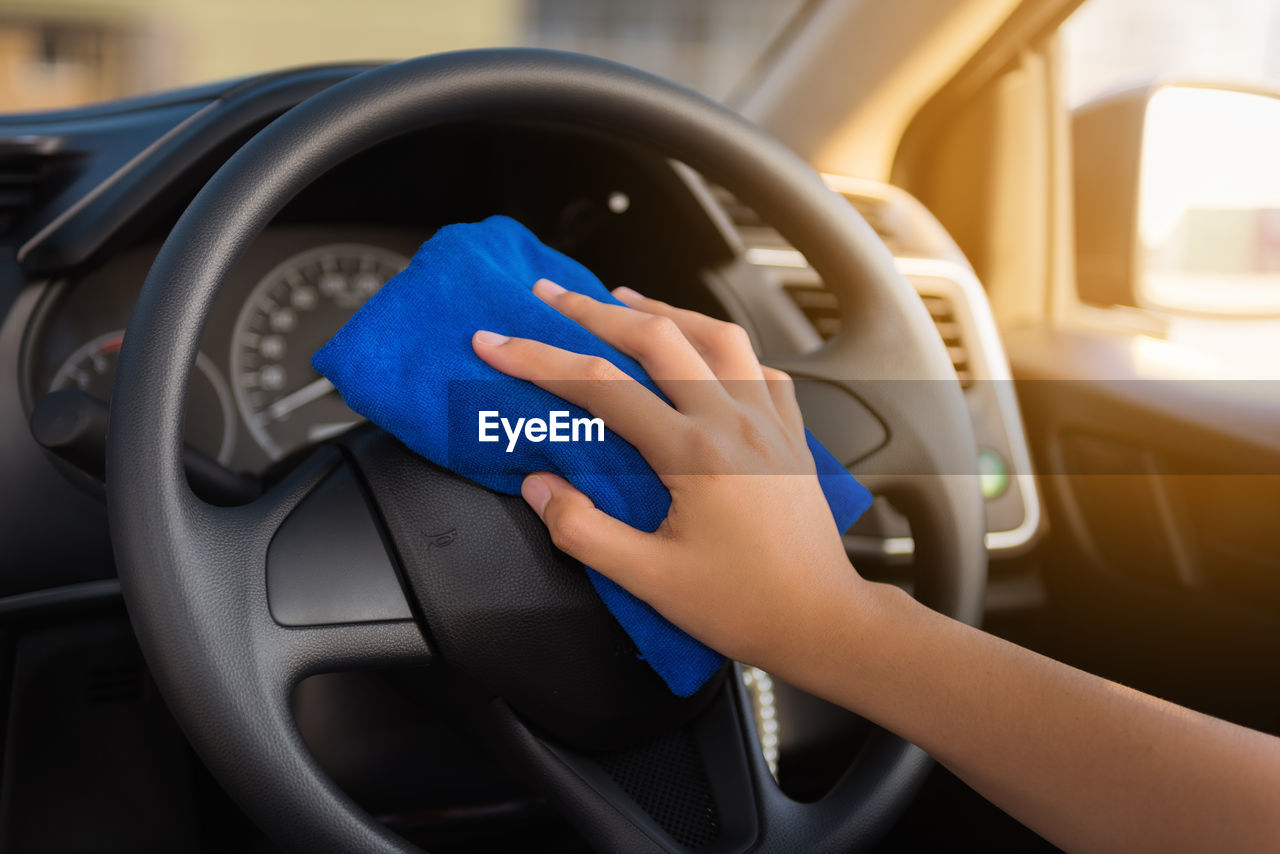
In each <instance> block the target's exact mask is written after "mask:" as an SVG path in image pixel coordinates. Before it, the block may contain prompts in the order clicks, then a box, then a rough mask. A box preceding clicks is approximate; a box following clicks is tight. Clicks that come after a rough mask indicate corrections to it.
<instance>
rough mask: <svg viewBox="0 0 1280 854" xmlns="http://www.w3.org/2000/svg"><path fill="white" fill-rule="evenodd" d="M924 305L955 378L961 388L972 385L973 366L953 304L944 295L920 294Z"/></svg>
mask: <svg viewBox="0 0 1280 854" xmlns="http://www.w3.org/2000/svg"><path fill="white" fill-rule="evenodd" d="M920 299H922V300H924V307H925V308H927V309H928V310H929V317H931V318H933V325H934V326H936V327H937V328H938V335H939V336H940V337H941V338H942V343H943V344H944V345H946V348H947V356H948V357H949V358H950V359H951V367H953V368H955V369H956V379H958V380H960V387H961V388H968V387H969V386H971V385H973V366H972V365H970V364H969V350H968V349H967V348H966V347H965V345H964V339H963V337H962V336H961V333H960V321H959V320H957V319H956V311H955V306H953V305H952V304H951V300H950V299H948V298H947V297H944V296H937V295H932V294H921V295H920Z"/></svg>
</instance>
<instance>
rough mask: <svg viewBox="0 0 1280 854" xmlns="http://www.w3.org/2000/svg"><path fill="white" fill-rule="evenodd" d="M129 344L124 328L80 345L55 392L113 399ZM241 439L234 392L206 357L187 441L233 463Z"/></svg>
mask: <svg viewBox="0 0 1280 854" xmlns="http://www.w3.org/2000/svg"><path fill="white" fill-rule="evenodd" d="M123 342H124V330H123V329H117V330H115V331H114V332H108V333H106V334H105V335H99V336H98V337H97V338H94V339H93V340H92V341H87V342H85V343H84V344H82V345H80V346H79V347H78V348H76V350H75V352H73V353H72V354H71V355H70V356H68V357H67V358H66V360H65V361H64V362H63V363H62V366H61V367H59V368H58V372H57V373H56V374H54V375H53V382H52V383H50V385H49V390H50V391H57V390H58V389H62V388H78V389H80V390H81V391H83V392H86V393H88V394H91V395H93V396H94V397H96V398H98V399H99V400H104V401H109V400H111V389H112V386H113V385H114V384H115V379H116V361H117V360H118V359H119V358H120V345H121V344H122V343H123ZM193 414H195V415H196V417H195V418H192V417H191V416H192V415H193ZM235 438H236V429H235V416H234V414H233V409H232V403H231V390H230V389H229V388H227V381H226V380H225V379H223V377H222V374H221V373H219V372H218V368H217V367H216V366H215V365H214V364H213V360H212V359H210V358H209V357H208V356H206V355H205V354H204V353H201V354H200V355H199V356H197V357H196V371H195V373H194V374H193V375H192V377H191V385H190V387H189V389H188V392H187V423H186V440H187V443H188V444H189V445H191V446H192V447H193V448H197V449H199V450H201V451H203V452H204V453H206V454H208V455H209V456H211V457H213V458H215V459H216V460H217V461H218V462H220V463H222V464H223V465H227V464H228V462H230V460H231V452H232V450H233V449H234V447H235Z"/></svg>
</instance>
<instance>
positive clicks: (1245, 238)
mask: <svg viewBox="0 0 1280 854" xmlns="http://www.w3.org/2000/svg"><path fill="white" fill-rule="evenodd" d="M1061 34H1062V44H1063V57H1064V78H1063V86H1064V90H1065V97H1066V99H1067V102H1068V106H1069V107H1071V108H1073V109H1074V108H1079V107H1082V106H1085V105H1087V104H1089V103H1090V102H1092V101H1095V100H1096V99H1099V98H1106V97H1108V96H1110V95H1112V94H1115V93H1117V92H1119V91H1123V90H1126V89H1132V88H1134V87H1139V86H1150V85H1152V84H1155V83H1161V82H1170V83H1177V84H1197V83H1199V84H1211V85H1210V86H1208V87H1195V86H1194V85H1192V86H1190V87H1188V86H1180V87H1175V88H1165V89H1161V90H1160V91H1159V92H1158V93H1156V94H1155V95H1154V96H1153V97H1152V99H1151V100H1150V102H1149V104H1148V107H1147V113H1146V122H1145V125H1144V134H1143V140H1142V157H1141V180H1140V181H1139V195H1138V212H1137V213H1138V217H1137V223H1136V226H1137V238H1138V241H1139V247H1140V255H1139V256H1138V257H1137V259H1136V261H1135V263H1136V264H1138V265H1140V270H1139V271H1136V273H1135V274H1136V275H1137V276H1138V279H1139V284H1138V287H1139V290H1140V296H1141V298H1142V300H1143V303H1144V305H1146V306H1147V307H1150V308H1156V309H1168V310H1172V311H1175V312H1178V311H1181V312H1189V313H1203V314H1219V315H1235V316H1238V317H1248V316H1274V315H1280V154H1277V152H1280V100H1277V98H1276V97H1275V96H1276V95H1280V0H1212V2H1200V3H1195V2H1193V3H1171V2H1168V0H1088V2H1086V3H1085V4H1084V5H1083V6H1081V7H1080V8H1079V9H1078V10H1077V11H1076V12H1075V14H1074V15H1072V17H1071V18H1070V19H1069V20H1068V21H1067V22H1066V23H1065V24H1064V25H1063V27H1062V31H1061ZM1217 87H1228V88H1236V89H1241V90H1245V91H1240V92H1233V91H1225V90H1224V89H1223V88H1217ZM1249 90H1258V91H1260V92H1261V93H1262V94H1248V93H1247V92H1248V91H1249ZM1267 334H1268V335H1273V334H1274V329H1269V330H1268V331H1267Z"/></svg>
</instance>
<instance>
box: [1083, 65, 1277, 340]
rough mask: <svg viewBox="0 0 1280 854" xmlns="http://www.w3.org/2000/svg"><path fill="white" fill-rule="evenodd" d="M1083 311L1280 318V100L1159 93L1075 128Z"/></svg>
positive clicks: (1165, 89)
mask: <svg viewBox="0 0 1280 854" xmlns="http://www.w3.org/2000/svg"><path fill="white" fill-rule="evenodd" d="M1072 135H1073V148H1074V154H1073V157H1074V182H1075V230H1076V277H1077V282H1078V289H1079V294H1080V297H1081V299H1083V300H1084V301H1086V302H1091V303H1096V304H1101V305H1128V306H1141V307H1144V308H1155V309H1163V310H1167V311H1180V312H1193V313H1197V314H1225V315H1248V316H1258V315H1263V314H1280V98H1277V97H1276V96H1275V95H1272V94H1268V93H1265V92H1261V91H1241V90H1234V89H1226V88H1220V87H1215V86H1211V85H1160V86H1155V87H1150V88H1145V89H1140V90H1134V91H1128V92H1123V93H1120V94H1118V95H1113V96H1110V97H1107V98H1104V99H1101V100H1099V101H1094V102H1093V103H1090V104H1086V105H1085V106H1083V107H1081V108H1079V109H1078V110H1077V111H1076V113H1075V115H1074V117H1073V122H1072Z"/></svg>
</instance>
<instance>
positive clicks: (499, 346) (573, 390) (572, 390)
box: [472, 331, 688, 470]
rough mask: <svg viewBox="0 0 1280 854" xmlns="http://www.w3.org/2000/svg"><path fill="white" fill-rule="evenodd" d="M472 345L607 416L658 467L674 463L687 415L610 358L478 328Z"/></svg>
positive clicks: (491, 360) (496, 362)
mask: <svg viewBox="0 0 1280 854" xmlns="http://www.w3.org/2000/svg"><path fill="white" fill-rule="evenodd" d="M472 346H473V347H474V349H475V352H476V355H477V356H479V357H480V358H481V359H482V360H484V362H485V363H486V364H488V365H489V366H490V367H492V368H494V369H496V370H498V371H501V372H502V373H504V374H506V375H507V376H509V377H515V378H516V379H520V380H527V381H529V382H531V383H533V384H534V385H536V386H538V387H539V388H541V389H544V390H546V391H549V392H551V393H552V394H554V395H555V396H556V397H559V398H563V399H564V400H567V401H569V402H570V403H573V404H576V405H577V406H580V407H582V408H583V409H585V410H587V411H588V412H590V413H591V414H592V415H595V416H597V417H599V418H601V419H603V421H604V423H605V426H606V427H608V429H610V430H612V431H613V432H614V433H617V434H618V435H619V436H621V437H622V438H623V439H625V440H626V441H628V442H630V443H631V444H632V445H633V446H635V449H636V450H637V451H639V452H640V454H641V456H643V457H644V458H645V460H646V461H648V463H649V464H650V465H651V466H653V468H654V469H655V470H660V468H661V467H664V466H670V465H672V463H673V462H674V460H673V458H672V454H673V451H672V449H673V448H678V447H680V443H678V442H673V441H672V438H673V437H674V436H675V435H677V434H678V433H679V432H681V431H682V430H684V429H685V427H686V425H687V423H688V418H687V417H686V416H684V415H682V414H680V413H679V412H677V411H676V410H675V409H673V408H672V407H671V406H669V405H668V404H667V403H666V401H664V400H663V399H662V398H660V397H658V396H657V395H656V394H654V393H653V392H651V391H650V390H649V389H647V388H645V387H644V386H643V385H641V384H640V383H638V382H636V380H635V379H633V378H632V377H630V376H628V375H627V374H625V373H623V372H622V371H621V370H620V369H619V368H618V367H617V366H616V365H614V364H613V363H612V362H610V361H609V360H608V359H602V358H600V357H599V356H588V355H584V354H582V353H573V352H570V351H568V350H562V349H561V348H559V347H553V346H551V345H550V344H544V343H542V342H541V341H533V340H530V339H528V338H508V337H507V336H505V335H498V334H496V333H493V332H487V331H480V332H477V333H476V334H475V336H474V337H473V338H472Z"/></svg>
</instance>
